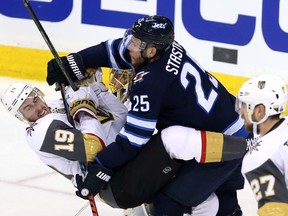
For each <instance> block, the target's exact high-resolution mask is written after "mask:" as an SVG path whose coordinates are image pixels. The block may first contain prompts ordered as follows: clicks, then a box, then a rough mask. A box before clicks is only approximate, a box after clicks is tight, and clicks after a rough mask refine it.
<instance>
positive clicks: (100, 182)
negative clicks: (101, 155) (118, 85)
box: [76, 163, 112, 199]
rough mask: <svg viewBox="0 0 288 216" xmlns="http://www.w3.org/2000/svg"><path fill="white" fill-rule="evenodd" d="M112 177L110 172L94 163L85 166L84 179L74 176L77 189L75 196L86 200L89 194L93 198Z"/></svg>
mask: <svg viewBox="0 0 288 216" xmlns="http://www.w3.org/2000/svg"><path fill="white" fill-rule="evenodd" d="M111 175H112V170H110V169H107V168H105V167H101V166H99V165H97V164H95V163H89V164H88V165H87V174H86V176H85V177H82V176H81V175H78V174H77V175H76V184H77V189H78V191H76V195H77V196H79V197H81V198H82V199H88V196H89V195H90V194H93V196H95V195H96V194H98V193H99V191H100V190H101V189H102V188H103V187H104V186H105V184H107V182H108V181H109V180H110V178H111Z"/></svg>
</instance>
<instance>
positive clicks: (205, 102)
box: [180, 62, 218, 113]
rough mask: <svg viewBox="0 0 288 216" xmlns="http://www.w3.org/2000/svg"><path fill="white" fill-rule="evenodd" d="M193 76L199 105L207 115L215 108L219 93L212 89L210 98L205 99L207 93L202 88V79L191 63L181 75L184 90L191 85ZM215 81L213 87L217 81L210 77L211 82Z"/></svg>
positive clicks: (186, 65) (184, 68)
mask: <svg viewBox="0 0 288 216" xmlns="http://www.w3.org/2000/svg"><path fill="white" fill-rule="evenodd" d="M188 74H189V75H191V76H192V77H193V78H194V79H195V82H196V83H195V93H196V98H197V103H198V105H199V106H200V107H202V108H203V109H204V110H205V111H206V112H207V113H209V112H210V110H211V108H212V107H213V104H214V103H215V101H216V99H217V96H218V93H217V92H216V91H215V90H214V89H211V91H210V93H209V95H208V97H205V92H204V90H203V88H202V84H201V77H200V75H199V72H198V71H197V70H196V68H195V67H193V66H192V65H191V64H190V63H189V62H186V63H185V64H184V65H183V68H182V71H181V75H180V80H181V84H182V86H183V87H184V89H187V87H188V85H189V83H190V80H189V79H191V78H190V76H188ZM211 79H212V80H213V82H212V83H213V85H214V86H215V84H216V83H215V81H216V80H215V79H213V77H211V76H210V80H211Z"/></svg>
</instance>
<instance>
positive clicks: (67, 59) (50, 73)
mask: <svg viewBox="0 0 288 216" xmlns="http://www.w3.org/2000/svg"><path fill="white" fill-rule="evenodd" d="M61 61H62V62H63V65H64V67H65V69H66V71H67V73H68V75H69V76H70V77H71V79H72V81H74V82H75V81H77V80H82V79H84V78H85V76H86V68H85V67H84V65H83V60H82V57H81V55H80V54H78V53H71V54H69V55H68V56H63V57H61ZM46 81H47V83H48V84H49V85H53V84H54V83H63V84H64V85H65V86H67V85H69V83H68V81H67V79H66V77H65V75H64V73H63V72H62V70H61V68H60V67H59V65H58V63H57V61H56V59H55V58H54V59H51V60H50V61H49V62H48V65H47V78H46Z"/></svg>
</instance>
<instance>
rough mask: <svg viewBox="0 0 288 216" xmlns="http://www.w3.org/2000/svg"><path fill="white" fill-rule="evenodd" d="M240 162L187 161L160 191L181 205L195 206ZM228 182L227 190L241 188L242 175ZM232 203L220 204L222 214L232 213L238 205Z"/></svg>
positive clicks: (222, 181)
mask: <svg viewBox="0 0 288 216" xmlns="http://www.w3.org/2000/svg"><path fill="white" fill-rule="evenodd" d="M240 164H241V160H233V161H227V162H222V163H208V164H199V163H197V162H196V161H187V163H186V165H184V166H183V167H182V168H181V170H179V171H178V173H177V176H176V178H174V179H173V180H172V181H171V182H169V184H167V185H166V186H165V188H164V189H163V190H162V191H163V193H165V194H166V195H167V197H169V198H171V199H173V200H174V201H176V202H178V203H180V204H182V205H183V206H197V205H199V204H200V203H202V202H203V201H204V200H206V199H207V198H208V197H209V196H210V194H211V193H213V192H214V191H216V190H217V189H218V188H219V187H220V186H221V185H223V184H224V183H225V182H227V180H228V179H229V178H230V177H231V176H232V175H233V174H235V172H236V170H237V168H239V166H240ZM230 183H231V185H230V187H229V191H236V190H238V189H242V188H243V186H244V181H243V177H242V175H241V177H239V178H238V179H236V180H235V181H233V182H230ZM236 196H237V195H236V193H235V194H234V195H233V199H234V198H236V199H237V197H236ZM232 204H233V205H229V206H221V207H222V212H223V213H224V214H223V216H224V215H225V216H226V215H229V214H232V213H233V212H234V210H235V209H236V207H238V203H237V202H235V203H232ZM220 205H221V203H220ZM221 216H222V215H221Z"/></svg>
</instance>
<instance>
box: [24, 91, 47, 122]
mask: <svg viewBox="0 0 288 216" xmlns="http://www.w3.org/2000/svg"><path fill="white" fill-rule="evenodd" d="M19 112H20V113H22V115H23V116H24V118H25V119H26V120H28V121H29V122H35V121H37V120H38V119H40V118H42V117H44V116H45V115H47V114H49V113H51V110H50V108H49V107H48V105H47V104H46V103H45V102H44V101H43V100H42V98H41V97H40V95H38V94H37V93H35V92H34V91H32V92H31V93H30V94H29V96H28V97H27V98H26V99H25V101H24V102H23V104H22V105H21V106H20V108H19Z"/></svg>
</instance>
